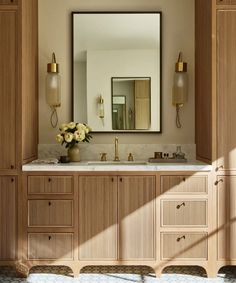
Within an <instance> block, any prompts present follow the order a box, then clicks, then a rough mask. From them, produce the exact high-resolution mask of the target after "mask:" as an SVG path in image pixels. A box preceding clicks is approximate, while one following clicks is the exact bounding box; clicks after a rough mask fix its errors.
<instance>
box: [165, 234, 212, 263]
mask: <svg viewBox="0 0 236 283" xmlns="http://www.w3.org/2000/svg"><path fill="white" fill-rule="evenodd" d="M207 258H208V252H207V233H189V232H187V233H185V232H184V233H161V260H169V259H179V260H189V259H194V260H207Z"/></svg>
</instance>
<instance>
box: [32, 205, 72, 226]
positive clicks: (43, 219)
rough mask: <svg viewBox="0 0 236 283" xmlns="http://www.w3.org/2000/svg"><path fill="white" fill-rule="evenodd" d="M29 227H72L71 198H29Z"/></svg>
mask: <svg viewBox="0 0 236 283" xmlns="http://www.w3.org/2000/svg"><path fill="white" fill-rule="evenodd" d="M28 213H29V215H28V225H29V227H37V226H38V227H43V226H46V227H50V226H54V227H72V226H73V201H72V200H29V201H28Z"/></svg>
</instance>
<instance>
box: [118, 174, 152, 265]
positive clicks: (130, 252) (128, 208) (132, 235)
mask: <svg viewBox="0 0 236 283" xmlns="http://www.w3.org/2000/svg"><path fill="white" fill-rule="evenodd" d="M118 207H119V208H118V211H119V216H118V217H119V259H123V260H131V259H135V260H154V259H155V235H156V234H155V177H153V176H122V177H118Z"/></svg>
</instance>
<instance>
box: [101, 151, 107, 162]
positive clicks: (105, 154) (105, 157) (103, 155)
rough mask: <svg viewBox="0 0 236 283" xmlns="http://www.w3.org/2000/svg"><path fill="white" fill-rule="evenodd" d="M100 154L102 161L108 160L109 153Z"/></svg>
mask: <svg viewBox="0 0 236 283" xmlns="http://www.w3.org/2000/svg"><path fill="white" fill-rule="evenodd" d="M100 155H101V159H100V160H101V161H107V153H106V152H102V153H100Z"/></svg>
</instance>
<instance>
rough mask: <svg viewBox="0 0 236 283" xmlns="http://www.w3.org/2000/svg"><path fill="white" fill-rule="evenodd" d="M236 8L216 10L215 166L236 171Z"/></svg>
mask: <svg viewBox="0 0 236 283" xmlns="http://www.w3.org/2000/svg"><path fill="white" fill-rule="evenodd" d="M235 48H236V10H231V11H230V10H219V11H218V12H217V119H218V120H217V166H218V168H219V170H221V171H222V170H223V171H227V170H236V131H235V121H236V111H235V109H236V67H235V66H236V52H235Z"/></svg>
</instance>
